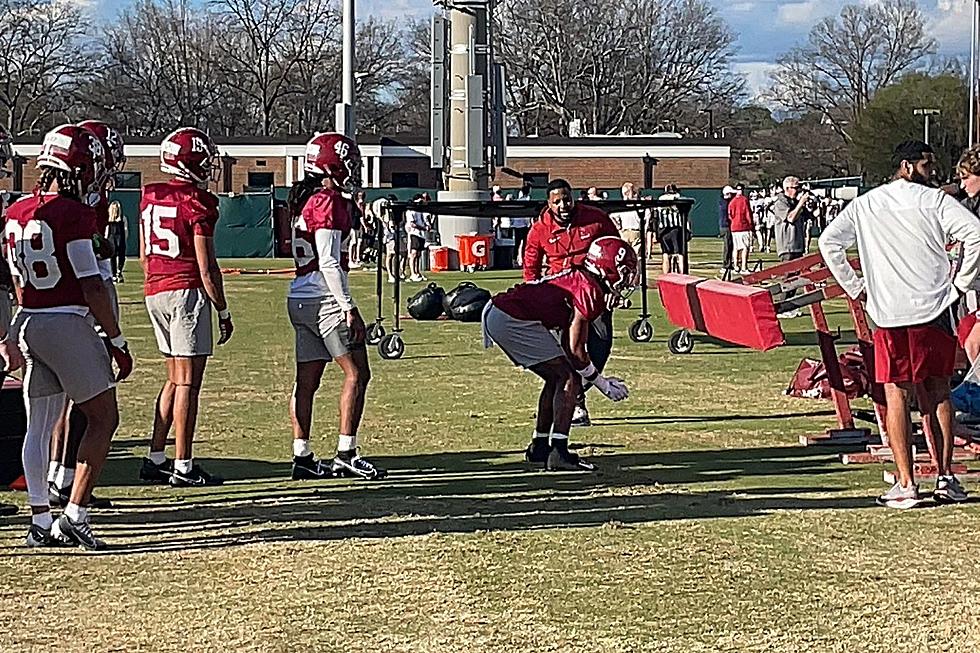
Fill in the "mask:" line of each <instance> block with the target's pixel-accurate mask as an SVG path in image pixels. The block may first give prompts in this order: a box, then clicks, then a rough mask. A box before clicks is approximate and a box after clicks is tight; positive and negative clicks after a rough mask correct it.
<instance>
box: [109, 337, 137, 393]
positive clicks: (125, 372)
mask: <svg viewBox="0 0 980 653" xmlns="http://www.w3.org/2000/svg"><path fill="white" fill-rule="evenodd" d="M109 345H110V347H109V354H110V355H111V356H112V360H113V361H115V363H116V368H117V369H118V372H117V373H116V382H119V381H122V380H123V379H125V378H127V377H128V376H129V375H130V374H132V373H133V355H132V354H131V353H129V345H128V344H127V343H126V339H125V338H123V336H122V334H119V335H118V336H116V337H115V338H111V339H110V340H109Z"/></svg>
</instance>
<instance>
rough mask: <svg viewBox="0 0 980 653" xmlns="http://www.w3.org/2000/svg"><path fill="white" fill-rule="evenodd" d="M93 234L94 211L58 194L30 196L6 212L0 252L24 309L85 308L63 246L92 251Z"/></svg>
mask: <svg viewBox="0 0 980 653" xmlns="http://www.w3.org/2000/svg"><path fill="white" fill-rule="evenodd" d="M97 232H98V227H97V226H96V221H95V211H94V210H93V209H92V208H91V207H89V206H85V205H84V204H82V203H81V202H78V201H76V200H72V199H69V198H67V197H63V196H61V195H53V194H45V195H30V196H27V197H24V198H23V199H21V200H18V201H16V202H14V203H13V204H12V205H11V206H10V208H8V209H7V219H6V221H5V224H4V232H3V234H4V238H3V247H4V250H5V254H6V258H7V261H8V263H9V264H10V271H11V273H12V274H13V275H14V276H15V277H17V278H18V279H17V281H18V283H19V284H20V285H21V287H22V288H23V298H24V308H29V309H43V308H57V307H60V306H83V307H84V306H86V303H85V296H84V295H83V294H82V288H81V286H80V285H79V283H78V277H76V276H75V270H74V268H72V265H71V261H70V260H69V258H68V243H70V242H73V241H77V240H83V241H86V242H87V243H88V247H92V238H93V237H94V236H95V234H96V233H97Z"/></svg>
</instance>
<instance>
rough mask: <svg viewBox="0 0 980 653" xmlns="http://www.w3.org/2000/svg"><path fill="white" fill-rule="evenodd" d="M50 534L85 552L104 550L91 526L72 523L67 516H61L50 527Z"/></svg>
mask: <svg viewBox="0 0 980 653" xmlns="http://www.w3.org/2000/svg"><path fill="white" fill-rule="evenodd" d="M51 534H52V535H53V536H54V537H56V538H58V539H59V540H61V541H62V542H64V543H65V544H70V545H72V546H80V547H82V548H83V549H85V550H87V551H101V550H102V549H104V548H106V546H105V542H103V541H102V540H100V539H99V538H97V537H95V533H93V532H92V525H91V524H89V523H88V522H87V521H80V522H77V521H72V520H71V519H69V518H68V515H62V516H61V517H59V518H58V521H56V522H55V523H54V526H52V527H51Z"/></svg>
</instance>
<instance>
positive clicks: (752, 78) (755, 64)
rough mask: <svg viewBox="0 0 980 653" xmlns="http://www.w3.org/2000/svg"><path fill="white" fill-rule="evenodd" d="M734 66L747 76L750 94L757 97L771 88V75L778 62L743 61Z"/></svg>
mask: <svg viewBox="0 0 980 653" xmlns="http://www.w3.org/2000/svg"><path fill="white" fill-rule="evenodd" d="M733 68H734V69H735V72H737V73H739V74H740V75H742V76H743V77H745V83H746V86H747V90H748V92H749V96H750V97H751V98H753V99H755V98H758V97H759V95H761V94H762V93H763V92H764V91H767V90H768V89H769V85H770V81H769V76H770V75H771V74H772V71H773V70H775V68H776V64H774V63H772V62H771V61H743V62H741V63H736V64H735V65H734V66H733Z"/></svg>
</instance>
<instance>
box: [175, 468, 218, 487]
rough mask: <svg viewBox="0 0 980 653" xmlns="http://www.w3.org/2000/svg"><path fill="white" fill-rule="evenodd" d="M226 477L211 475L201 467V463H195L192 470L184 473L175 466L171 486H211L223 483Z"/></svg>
mask: <svg viewBox="0 0 980 653" xmlns="http://www.w3.org/2000/svg"><path fill="white" fill-rule="evenodd" d="M224 482H225V479H223V478H221V477H220V476H211V475H210V474H208V473H207V472H206V471H204V470H203V469H201V466H200V465H194V467H192V468H191V471H190V472H188V473H186V474H184V473H181V472H178V471H177V469H176V468H174V473H173V474H172V475H171V476H170V487H211V486H214V485H221V484H222V483H224Z"/></svg>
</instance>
